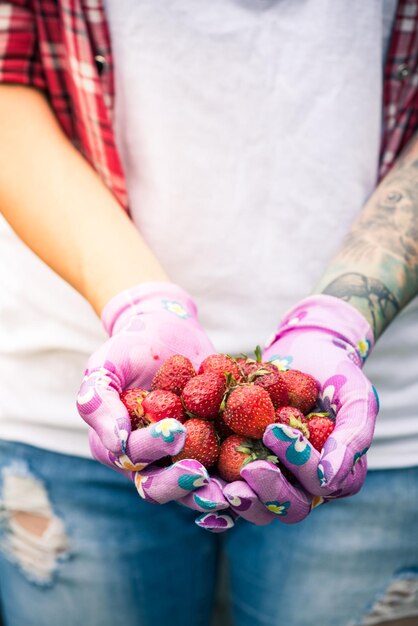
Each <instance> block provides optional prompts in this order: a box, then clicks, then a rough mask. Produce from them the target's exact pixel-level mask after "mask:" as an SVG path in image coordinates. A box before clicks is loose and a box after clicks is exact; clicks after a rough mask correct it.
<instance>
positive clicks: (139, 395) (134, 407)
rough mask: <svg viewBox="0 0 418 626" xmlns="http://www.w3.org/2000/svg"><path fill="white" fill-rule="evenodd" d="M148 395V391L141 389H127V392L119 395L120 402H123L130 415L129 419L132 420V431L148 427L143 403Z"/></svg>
mask: <svg viewBox="0 0 418 626" xmlns="http://www.w3.org/2000/svg"><path fill="white" fill-rule="evenodd" d="M147 395H148V391H146V390H145V389H141V388H140V387H132V388H131V389H125V391H122V393H121V394H120V395H119V398H120V400H121V401H122V402H123V404H124V406H125V408H126V410H127V411H128V413H129V417H130V418H131V428H132V430H136V429H137V428H142V427H143V426H146V421H145V420H144V409H143V406H142V403H143V401H144V399H145V398H146V396H147Z"/></svg>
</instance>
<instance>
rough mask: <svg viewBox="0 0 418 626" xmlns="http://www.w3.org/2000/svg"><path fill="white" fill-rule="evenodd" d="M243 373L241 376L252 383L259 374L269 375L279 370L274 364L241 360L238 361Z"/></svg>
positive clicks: (246, 359)
mask: <svg viewBox="0 0 418 626" xmlns="http://www.w3.org/2000/svg"><path fill="white" fill-rule="evenodd" d="M236 363H237V365H238V367H239V368H240V371H241V376H242V377H243V378H244V379H245V380H247V381H249V382H252V381H253V380H254V378H255V375H256V374H257V373H262V374H267V372H278V371H279V370H278V369H277V367H276V366H275V365H273V363H264V362H263V361H254V359H248V358H246V357H245V358H244V357H243V358H240V359H237V361H236Z"/></svg>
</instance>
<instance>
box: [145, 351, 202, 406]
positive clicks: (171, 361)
mask: <svg viewBox="0 0 418 626" xmlns="http://www.w3.org/2000/svg"><path fill="white" fill-rule="evenodd" d="M193 376H196V371H195V369H194V367H193V365H192V363H191V361H189V359H187V358H186V357H185V356H182V355H181V354H175V355H174V356H171V357H170V358H168V359H167V361H165V362H164V363H163V364H162V365H161V367H160V368H159V369H158V370H157V371H156V373H155V375H154V378H153V379H152V383H151V389H152V390H154V389H164V390H165V391H172V392H173V393H176V394H177V395H178V396H179V395H180V394H181V392H182V391H183V389H184V387H185V385H186V383H187V382H188V381H189V380H190V379H191V378H193Z"/></svg>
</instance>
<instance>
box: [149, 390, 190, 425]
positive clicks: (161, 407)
mask: <svg viewBox="0 0 418 626" xmlns="http://www.w3.org/2000/svg"><path fill="white" fill-rule="evenodd" d="M142 408H143V411H144V420H145V421H146V422H147V423H148V424H151V423H154V422H159V421H160V420H163V419H165V418H166V417H173V418H174V419H176V420H178V421H179V422H182V423H183V422H185V421H186V414H185V412H184V409H183V405H182V403H181V400H180V398H179V397H178V396H177V395H176V394H175V393H173V392H172V391H165V389H155V390H154V391H151V392H150V393H149V394H148V395H147V397H146V398H145V399H144V401H143V402H142Z"/></svg>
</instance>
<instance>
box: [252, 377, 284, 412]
mask: <svg viewBox="0 0 418 626" xmlns="http://www.w3.org/2000/svg"><path fill="white" fill-rule="evenodd" d="M254 385H259V386H260V387H262V388H263V389H265V390H266V391H267V393H268V394H269V396H270V398H271V401H272V402H273V406H274V408H275V409H277V407H279V406H284V405H285V404H287V403H288V401H289V395H288V392H287V386H286V383H285V381H284V378H283V377H282V375H281V374H280V372H278V371H272V372H270V373H269V374H264V375H263V376H257V377H256V378H255V380H254Z"/></svg>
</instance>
